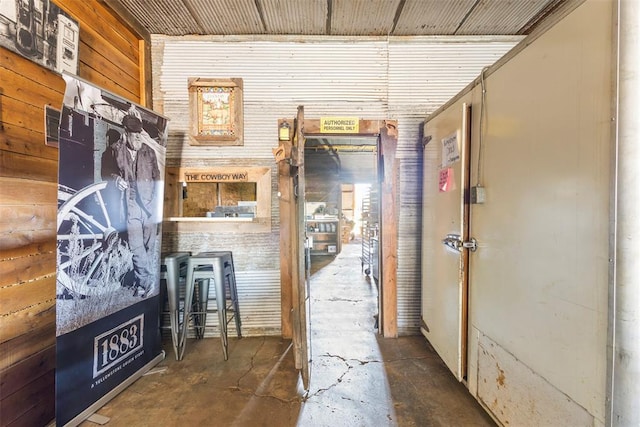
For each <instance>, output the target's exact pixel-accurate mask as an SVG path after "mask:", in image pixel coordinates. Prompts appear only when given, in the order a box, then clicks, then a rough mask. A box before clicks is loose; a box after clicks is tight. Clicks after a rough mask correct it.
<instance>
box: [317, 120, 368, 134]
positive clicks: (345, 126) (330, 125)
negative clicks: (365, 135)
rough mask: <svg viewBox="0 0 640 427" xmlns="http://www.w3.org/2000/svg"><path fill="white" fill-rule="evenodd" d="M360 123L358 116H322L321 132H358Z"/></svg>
mask: <svg viewBox="0 0 640 427" xmlns="http://www.w3.org/2000/svg"><path fill="white" fill-rule="evenodd" d="M359 125H360V119H358V118H357V117H321V118H320V133H358V132H359V131H360V126H359Z"/></svg>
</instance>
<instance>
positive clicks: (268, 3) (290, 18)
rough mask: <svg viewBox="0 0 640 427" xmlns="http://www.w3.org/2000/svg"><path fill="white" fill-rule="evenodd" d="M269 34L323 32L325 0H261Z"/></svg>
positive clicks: (317, 33)
mask: <svg viewBox="0 0 640 427" xmlns="http://www.w3.org/2000/svg"><path fill="white" fill-rule="evenodd" d="M260 4H261V6H262V10H263V14H264V21H265V25H266V27H267V33H269V34H307V35H312V34H316V35H322V34H325V30H326V23H327V9H328V7H327V2H326V1H318V0H298V1H296V2H295V3H294V2H283V1H281V0H261V1H260Z"/></svg>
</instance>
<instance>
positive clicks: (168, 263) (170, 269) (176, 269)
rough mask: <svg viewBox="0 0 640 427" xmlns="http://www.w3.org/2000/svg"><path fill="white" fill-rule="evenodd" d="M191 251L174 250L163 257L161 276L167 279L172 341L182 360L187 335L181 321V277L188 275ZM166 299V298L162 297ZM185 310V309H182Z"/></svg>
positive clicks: (178, 358)
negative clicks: (183, 331)
mask: <svg viewBox="0 0 640 427" xmlns="http://www.w3.org/2000/svg"><path fill="white" fill-rule="evenodd" d="M190 255H191V253H189V252H174V253H170V254H167V255H163V256H162V257H161V259H162V260H161V264H160V278H161V279H164V280H165V283H166V295H167V300H168V302H169V321H170V328H171V341H172V343H173V352H174V353H175V355H176V360H180V359H181V356H180V354H182V350H181V349H182V347H183V346H184V340H185V337H184V335H183V334H182V329H183V328H182V325H181V322H180V311H181V310H180V283H181V280H180V278H181V277H185V276H186V272H187V264H188V261H189V256H190ZM162 301H164V298H163V299H162ZM182 311H184V310H182ZM187 319H188V317H187V316H185V315H183V316H182V323H186V322H187Z"/></svg>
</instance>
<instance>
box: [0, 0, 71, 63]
mask: <svg viewBox="0 0 640 427" xmlns="http://www.w3.org/2000/svg"><path fill="white" fill-rule="evenodd" d="M79 45H80V26H79V25H78V22H77V21H75V20H73V19H72V18H71V16H69V15H68V14H67V13H65V12H64V11H62V10H61V9H60V8H59V7H58V6H57V5H56V4H54V3H53V2H52V1H51V0H30V1H27V0H0V46H3V47H6V48H7V49H9V50H11V51H13V52H16V53H18V54H20V55H22V56H24V57H25V58H27V59H29V60H31V61H33V62H35V63H37V64H40V65H43V66H45V67H47V68H49V69H52V70H54V71H56V72H58V73H62V72H64V71H66V72H68V73H71V74H76V73H77V72H78V47H79Z"/></svg>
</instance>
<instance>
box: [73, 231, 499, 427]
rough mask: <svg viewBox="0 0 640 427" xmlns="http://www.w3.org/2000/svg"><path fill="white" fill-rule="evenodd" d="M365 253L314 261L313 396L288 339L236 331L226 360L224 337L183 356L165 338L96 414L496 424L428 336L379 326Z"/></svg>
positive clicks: (201, 420)
mask: <svg viewBox="0 0 640 427" xmlns="http://www.w3.org/2000/svg"><path fill="white" fill-rule="evenodd" d="M359 255H360V245H359V244H357V243H351V244H348V245H344V246H343V250H342V252H341V253H340V254H339V255H338V256H337V257H336V258H335V259H333V258H330V257H324V258H322V259H319V260H314V261H312V271H313V274H312V276H311V284H310V286H311V315H310V319H311V343H312V344H311V346H312V347H311V356H312V364H311V366H312V370H311V381H310V389H309V391H308V393H307V394H306V395H305V393H304V392H303V390H302V387H301V382H300V379H299V376H298V374H297V372H296V371H295V369H294V362H293V355H292V351H291V346H290V344H291V343H290V341H289V340H283V339H281V338H279V337H245V338H242V339H237V338H235V337H230V343H229V360H228V361H224V358H223V356H222V350H221V348H220V341H219V339H218V338H211V339H203V340H189V343H188V345H187V350H186V354H185V357H184V359H183V360H182V361H180V362H177V361H175V358H174V357H173V350H172V348H171V343H170V341H165V342H164V348H165V352H166V354H167V358H166V359H165V360H164V361H162V362H161V363H160V364H159V365H158V366H157V368H159V369H157V371H158V372H157V373H152V374H149V375H146V376H144V377H142V378H140V379H139V380H138V381H136V382H135V383H134V384H132V385H131V386H130V387H128V388H127V389H126V390H124V391H123V392H122V393H120V394H119V395H118V396H116V397H115V398H114V399H113V400H112V401H110V402H109V403H107V404H106V405H105V406H104V407H102V408H101V409H100V410H99V411H97V412H98V414H100V415H104V416H107V417H109V418H110V421H109V423H108V426H127V427H137V426H182V425H190V426H237V427H244V426H247V427H254V426H255V427H257V426H264V427H275V426H277V427H288V426H292V427H293V426H299V427H320V426H327V427H328V426H332V427H333V426H361V427H369V426H372V427H379V426H399V427H404V426H434V427H435V426H438V427H439V426H443V427H444V426H494V425H495V424H494V422H493V421H492V420H491V418H490V417H489V416H488V415H487V414H486V413H485V412H484V410H483V409H482V408H481V407H480V406H479V405H478V403H477V402H476V401H475V400H474V399H473V398H472V397H471V395H470V394H469V393H468V392H467V390H466V388H465V387H464V386H463V385H462V384H460V383H459V382H457V381H456V380H455V379H454V377H453V376H452V374H451V373H450V372H449V371H448V369H447V368H446V366H445V365H444V363H443V362H442V361H441V359H440V358H439V357H438V356H437V355H436V354H435V352H434V351H433V349H432V348H431V347H430V346H429V344H428V343H427V342H426V340H425V339H424V337H422V336H410V337H400V338H397V339H386V338H381V337H380V336H379V335H378V334H377V330H376V329H375V328H374V325H375V323H374V317H373V316H374V315H375V314H377V289H376V286H375V284H374V283H373V281H371V280H370V279H369V278H367V277H366V276H364V275H363V274H362V273H361V266H360V260H359V258H358V257H359ZM319 267H322V268H320V269H319V270H318V268H319ZM316 270H317V271H316ZM81 426H83V427H89V426H95V424H93V423H91V422H89V421H85V422H83V423H82V424H81Z"/></svg>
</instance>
